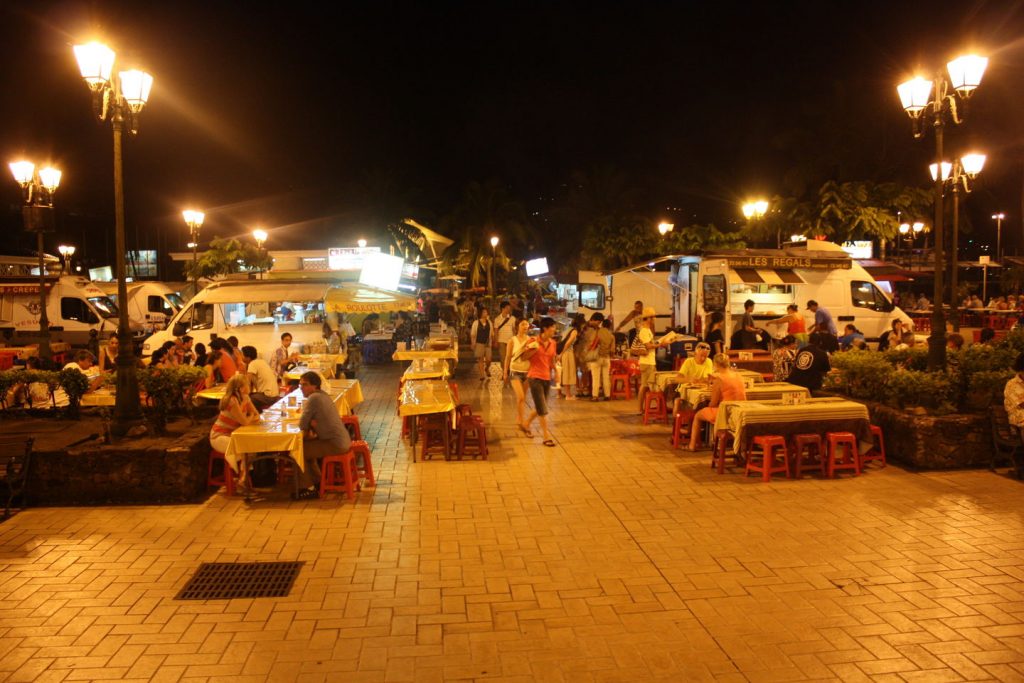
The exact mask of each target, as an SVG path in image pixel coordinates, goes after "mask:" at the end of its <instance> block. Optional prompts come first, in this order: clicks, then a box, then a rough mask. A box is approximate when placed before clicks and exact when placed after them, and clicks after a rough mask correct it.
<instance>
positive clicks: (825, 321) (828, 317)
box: [807, 299, 839, 337]
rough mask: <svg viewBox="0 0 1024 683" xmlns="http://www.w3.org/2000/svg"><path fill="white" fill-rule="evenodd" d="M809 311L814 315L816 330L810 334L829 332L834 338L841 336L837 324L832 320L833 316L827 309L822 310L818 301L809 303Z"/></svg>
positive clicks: (812, 330)
mask: <svg viewBox="0 0 1024 683" xmlns="http://www.w3.org/2000/svg"><path fill="white" fill-rule="evenodd" d="M807 310H808V311H810V312H811V313H813V314H814V328H813V329H811V330H810V332H828V333H829V334H831V335H832V336H833V337H838V336H839V330H838V329H837V328H836V322H835V321H834V320H832V314H831V313H829V312H828V309H827V308H822V307H821V306H819V305H818V302H817V301H815V300H814V299H811V300H810V301H808V302H807Z"/></svg>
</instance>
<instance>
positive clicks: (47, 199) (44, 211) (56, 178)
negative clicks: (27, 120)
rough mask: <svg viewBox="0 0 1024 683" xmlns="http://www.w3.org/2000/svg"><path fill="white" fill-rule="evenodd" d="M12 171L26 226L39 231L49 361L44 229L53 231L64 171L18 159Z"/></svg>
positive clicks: (43, 332) (42, 319)
mask: <svg viewBox="0 0 1024 683" xmlns="http://www.w3.org/2000/svg"><path fill="white" fill-rule="evenodd" d="M10 168H11V174H12V175H14V179H15V180H16V181H18V184H19V185H21V189H22V199H23V200H24V206H22V209H21V217H22V220H23V221H24V225H25V230H26V231H29V232H35V233H36V249H37V250H38V252H39V358H41V359H42V360H45V361H49V360H50V359H51V358H52V357H53V354H52V353H51V352H50V319H49V317H48V316H47V315H46V266H45V264H44V263H43V256H44V253H43V233H44V232H51V231H53V195H54V194H55V193H56V192H57V188H58V187H59V186H60V176H61V172H60V171H58V170H57V169H55V168H53V167H52V166H47V167H46V168H41V169H39V172H38V173H36V165H35V164H33V163H32V162H31V161H15V162H14V163H12V164H11V165H10Z"/></svg>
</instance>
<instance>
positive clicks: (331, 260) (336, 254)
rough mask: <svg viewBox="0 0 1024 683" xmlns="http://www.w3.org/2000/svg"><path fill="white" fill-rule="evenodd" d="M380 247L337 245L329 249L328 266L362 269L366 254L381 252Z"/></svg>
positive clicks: (342, 268)
mask: <svg viewBox="0 0 1024 683" xmlns="http://www.w3.org/2000/svg"><path fill="white" fill-rule="evenodd" d="M379 253H380V247H335V248H331V249H328V250H327V267H328V268H329V269H331V270H361V269H362V268H363V267H364V262H365V259H366V256H367V255H369V254H379Z"/></svg>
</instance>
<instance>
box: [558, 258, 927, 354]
mask: <svg viewBox="0 0 1024 683" xmlns="http://www.w3.org/2000/svg"><path fill="white" fill-rule="evenodd" d="M560 287H561V286H560ZM570 289H573V288H572V287H571V286H570V287H567V288H566V294H567V295H574V296H567V297H566V298H571V299H575V301H573V303H574V304H575V306H576V310H578V311H580V312H582V313H584V314H586V315H587V316H588V317H589V315H590V313H592V312H594V311H600V312H602V313H604V314H605V316H609V315H611V316H612V318H613V320H615V321H616V324H618V321H620V320H622V319H623V317H624V316H626V315H628V314H629V311H630V310H632V308H633V303H634V301H643V302H644V305H645V306H651V307H653V308H654V310H655V311H656V313H657V322H656V329H657V330H659V331H660V330H662V329H664V328H667V327H670V326H671V327H675V328H682V327H685V328H686V330H687V331H689V332H693V333H699V332H701V331H702V329H701V328H702V323H703V315H705V314H706V313H710V312H713V311H723V312H725V313H726V316H725V338H726V340H728V339H730V337H731V335H732V332H733V330H734V329H735V326H736V325H738V324H739V320H740V317H741V316H742V315H743V304H744V302H745V301H747V300H748V299H749V300H752V301H753V302H754V321H755V323H756V324H757V325H758V326H759V327H764V328H765V329H768V330H769V331H770V332H772V333H773V335H774V336H782V335H784V334H785V330H784V328H783V327H779V326H775V327H772V326H768V325H767V321H769V320H772V319H775V318H779V317H781V316H783V315H784V314H785V313H786V307H787V306H788V305H789V304H796V305H797V306H799V307H800V311H801V315H803V316H804V318H805V323H806V325H807V327H808V329H809V328H810V326H811V324H813V323H814V315H813V314H812V313H811V312H810V311H808V310H806V309H807V302H808V301H809V300H811V299H813V300H815V301H817V302H818V304H819V305H820V306H821V307H822V308H824V309H826V310H828V311H829V313H831V314H832V318H833V320H834V321H835V323H836V327H837V330H838V332H839V334H840V335H842V334H843V328H844V327H845V326H846V325H847V324H850V323H852V324H853V325H855V326H856V327H857V329H859V330H860V331H861V332H862V333H863V334H864V337H865V338H866V339H867V340H868V341H877V340H878V338H879V337H880V335H881V334H882V333H883V332H885V331H886V330H888V329H890V328H891V324H892V320H893V319H895V318H899V319H900V320H902V321H903V323H904V324H905V325H907V329H913V323H912V320H911V319H910V317H909V316H908V315H907V314H906V313H904V312H903V311H901V310H900V309H899V308H897V307H896V306H895V305H893V303H892V300H891V299H890V298H889V296H888V294H886V292H885V291H883V289H882V288H881V287H879V286H878V283H877V282H875V280H874V278H873V277H871V275H870V274H869V273H868V272H867V271H866V270H864V268H863V267H861V266H860V264H858V263H857V262H856V261H855V260H853V259H852V258H850V256H849V254H847V253H846V252H845V251H843V250H842V248H841V247H840V246H839V245H837V244H833V243H831V242H821V241H817V240H811V241H809V242H807V243H800V244H794V245H793V246H791V247H789V248H787V249H737V250H729V251H712V252H706V253H704V254H700V255H693V256H680V255H673V256H662V257H658V258H655V259H651V260H649V261H647V262H645V263H641V264H637V265H635V266H630V267H629V268H623V269H621V270H618V271H614V272H608V273H595V272H592V271H580V273H579V284H577V285H575V291H574V292H570V291H569V290H570ZM569 312H572V308H571V307H570V308H569Z"/></svg>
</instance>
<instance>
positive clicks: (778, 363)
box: [772, 334, 797, 382]
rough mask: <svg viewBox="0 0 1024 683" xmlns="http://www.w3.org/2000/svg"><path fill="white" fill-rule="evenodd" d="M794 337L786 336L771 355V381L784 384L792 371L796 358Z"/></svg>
mask: <svg viewBox="0 0 1024 683" xmlns="http://www.w3.org/2000/svg"><path fill="white" fill-rule="evenodd" d="M796 344H797V340H796V335H792V334H787V335H786V336H785V337H783V338H782V340H781V341H779V347H778V348H777V349H775V351H774V352H773V353H772V379H773V380H774V381H776V382H785V381H786V379H787V378H788V377H789V373H790V372H792V370H793V360H794V359H795V358H796Z"/></svg>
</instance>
